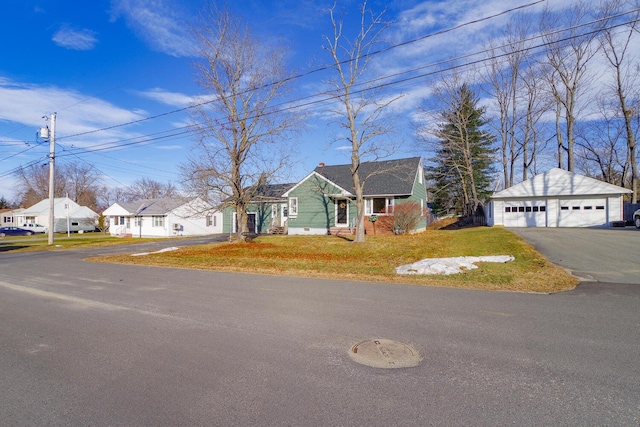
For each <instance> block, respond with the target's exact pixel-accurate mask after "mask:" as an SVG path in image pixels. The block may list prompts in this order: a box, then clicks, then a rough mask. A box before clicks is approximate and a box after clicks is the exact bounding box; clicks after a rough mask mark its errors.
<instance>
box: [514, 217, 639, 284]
mask: <svg viewBox="0 0 640 427" xmlns="http://www.w3.org/2000/svg"><path fill="white" fill-rule="evenodd" d="M509 230H510V231H512V232H513V233H515V234H517V235H518V236H520V237H522V238H523V239H525V240H526V241H527V242H529V243H530V244H531V245H532V246H533V247H534V248H535V249H536V250H537V251H538V252H540V253H542V254H543V255H544V256H546V257H547V259H549V261H551V262H553V263H554V264H556V265H559V266H561V267H563V268H565V269H567V270H568V271H570V272H571V273H572V274H573V275H575V276H577V277H578V278H580V280H581V281H583V282H605V283H627V284H638V285H640V230H636V229H635V228H633V227H626V228H510V229H509Z"/></svg>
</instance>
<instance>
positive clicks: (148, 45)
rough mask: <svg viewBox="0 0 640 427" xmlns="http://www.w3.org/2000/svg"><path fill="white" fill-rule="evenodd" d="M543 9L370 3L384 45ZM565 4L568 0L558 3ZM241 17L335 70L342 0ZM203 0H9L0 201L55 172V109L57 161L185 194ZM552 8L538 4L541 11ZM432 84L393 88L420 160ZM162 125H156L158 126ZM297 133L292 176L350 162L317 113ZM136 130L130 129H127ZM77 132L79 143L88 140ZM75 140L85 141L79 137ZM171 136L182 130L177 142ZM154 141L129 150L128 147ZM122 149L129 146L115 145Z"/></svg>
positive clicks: (407, 0) (293, 2) (440, 40)
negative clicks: (47, 167)
mask: <svg viewBox="0 0 640 427" xmlns="http://www.w3.org/2000/svg"><path fill="white" fill-rule="evenodd" d="M533 1H534V0H522V1H518V2H505V1H503V0H486V1H482V2H478V1H471V0H443V1H440V0H432V1H418V0H397V1H376V0H372V1H370V2H369V6H370V8H372V9H373V10H376V11H381V10H383V9H386V10H387V18H388V19H389V20H391V21H393V22H394V25H392V26H391V27H390V28H389V29H388V31H387V32H386V33H385V35H384V38H385V39H386V40H387V41H388V42H390V43H392V44H394V43H402V42H405V41H408V40H413V39H416V38H419V37H422V36H425V35H428V34H432V33H434V32H436V31H438V30H440V29H443V28H451V27H454V26H456V25H459V24H462V23H466V22H469V21H472V20H477V19H480V18H483V17H486V16H491V15H493V14H496V13H498V12H501V11H504V10H505V9H507V8H510V7H515V6H518V5H521V4H522V5H524V4H527V3H532V2H533ZM548 1H549V3H550V4H551V5H552V6H554V7H562V6H563V5H566V4H568V3H571V1H569V0H548ZM232 3H233V5H234V6H233V9H235V12H236V13H238V14H241V15H243V17H244V18H245V19H246V20H247V21H248V23H249V25H250V26H251V27H252V29H253V31H254V32H255V33H257V34H258V35H259V36H260V37H264V38H273V39H274V40H284V42H285V44H286V47H287V49H288V51H289V56H288V60H289V65H290V67H291V68H292V69H294V70H295V71H296V72H301V73H302V72H306V71H309V70H313V69H315V68H317V67H318V66H319V65H321V64H325V63H328V62H329V57H328V56H327V54H326V53H325V52H324V51H323V50H322V48H321V47H322V45H323V40H322V36H323V35H328V34H330V33H331V32H332V28H331V24H330V21H329V17H328V14H327V9H328V8H329V7H331V5H332V4H333V1H325V0H315V1H307V0H283V1H278V0H274V1H266V0H264V1H259V0H249V1H243V0H237V1H235V2H232ZM359 3H360V2H359V1H350V0H345V1H341V2H339V7H340V8H342V9H343V10H344V12H345V25H346V26H349V25H353V24H354V22H355V23H356V25H357V22H356V21H357V20H358V18H359V15H358V7H359ZM203 4H204V0H111V1H108V0H96V1H85V0H69V1H62V2H60V1H53V0H5V1H4V2H3V13H2V16H1V17H0V39H1V40H2V41H3V43H2V45H3V46H2V55H1V56H0V196H4V197H6V198H8V199H10V200H13V199H14V198H15V196H16V193H15V178H14V177H13V176H12V175H11V172H12V171H13V170H15V168H16V167H19V166H21V165H23V166H26V165H30V164H34V163H39V164H42V165H44V164H46V163H47V153H48V145H47V144H45V143H42V142H41V143H38V142H37V141H36V132H37V130H38V129H39V128H40V127H43V126H46V125H47V124H48V122H46V121H45V120H44V119H43V118H42V117H43V116H48V115H50V114H51V113H53V112H56V113H57V122H56V136H57V142H58V145H57V147H56V151H57V161H58V162H61V163H65V162H87V163H89V164H91V165H93V166H94V167H95V168H96V169H97V170H98V171H99V172H100V173H101V174H102V177H103V180H104V182H105V184H107V185H108V186H109V187H118V186H126V185H129V184H130V183H132V182H133V181H134V180H136V179H139V178H142V177H146V178H150V179H153V180H156V181H160V182H172V183H174V184H175V185H179V180H180V177H179V170H178V166H179V164H180V162H181V161H183V160H184V159H185V156H186V154H187V152H188V151H189V150H190V149H191V147H193V141H192V139H191V138H190V137H189V135H188V134H184V133H181V128H182V127H184V126H185V124H186V123H187V122H188V115H187V114H186V113H185V112H184V111H182V112H178V113H171V114H166V113H170V112H172V111H175V110H180V109H182V108H185V107H186V106H188V105H189V102H190V101H191V99H192V98H193V97H197V96H202V95H204V94H203V93H202V90H201V89H200V88H199V87H198V86H197V85H196V84H195V83H194V77H195V72H194V69H193V67H192V63H193V61H194V59H195V57H194V56H193V55H192V52H193V45H192V42H191V38H190V37H189V33H188V31H187V29H188V28H189V26H190V25H192V24H195V23H196V17H197V14H198V12H199V10H200V9H201V8H202V6H203ZM543 5H544V3H543V4H537V5H535V6H532V7H531V8H530V9H531V10H532V11H539V10H541V8H542V7H543ZM507 19H508V17H507V16H502V17H498V18H494V19H491V20H488V21H486V22H482V23H479V24H476V25H471V26H467V27H464V28H461V29H460V30H456V31H453V32H451V33H447V34H444V35H442V36H438V37H433V38H429V39H427V40H425V41H423V42H421V43H412V44H409V45H407V46H405V47H403V48H399V49H394V50H393V51H391V52H389V53H387V54H385V55H380V56H379V57H376V59H375V61H374V62H373V63H372V68H371V72H372V75H375V74H376V73H377V74H380V75H383V74H391V73H394V72H402V71H405V70H408V69H411V68H414V67H417V66H420V65H425V64H429V63H431V62H432V61H436V60H438V59H442V58H450V57H453V56H459V55H463V54H465V53H467V52H469V51H473V50H474V49H476V50H478V49H480V46H481V43H482V42H483V40H485V39H486V37H487V36H488V35H489V34H491V33H492V32H494V31H497V30H500V28H502V26H504V24H505V22H506V20H507ZM329 73H330V71H324V72H318V73H314V74H312V75H310V76H308V77H306V78H305V79H300V80H298V81H295V82H294V83H293V93H294V98H295V97H300V98H302V97H305V96H309V95H313V94H314V93H318V91H320V90H322V88H323V85H322V81H326V80H327V79H329V78H331V77H332V75H331V74H329ZM427 94H428V87H427V85H426V84H425V83H424V81H421V80H419V79H417V80H412V81H409V82H406V83H404V84H398V85H394V86H393V87H392V89H391V93H390V95H393V96H395V95H402V98H401V99H400V100H399V101H398V102H396V103H395V104H394V109H395V113H397V114H399V115H400V117H401V118H402V120H401V122H399V123H398V133H397V135H396V138H399V139H400V140H402V141H403V142H404V143H405V147H406V148H405V150H404V151H403V152H400V153H398V154H397V156H396V157H398V156H403V155H416V154H419V153H416V152H415V151H414V150H413V144H411V141H412V140H413V132H414V128H413V127H412V126H411V121H410V118H411V116H412V115H414V114H415V112H416V109H417V107H418V106H419V104H420V102H421V101H422V99H424V97H425V96H427ZM154 116H159V117H157V118H155V119H152V120H143V119H146V118H148V117H154ZM315 117H316V118H315V119H314V120H312V121H311V123H310V125H309V126H307V128H306V129H305V130H304V131H303V132H302V133H301V134H300V135H299V137H298V144H297V145H298V148H299V152H300V161H299V162H296V164H295V165H292V168H291V177H290V179H291V180H294V181H295V180H296V179H300V178H302V177H303V176H304V175H306V174H307V173H309V172H310V171H311V170H312V169H313V168H314V167H315V166H316V165H317V164H318V163H319V162H325V163H327V164H338V163H346V162H348V155H347V153H346V152H345V150H344V149H341V148H342V147H340V144H332V141H333V139H334V138H333V137H334V136H335V135H336V132H338V130H337V128H335V124H334V123H333V122H332V121H331V120H327V121H325V120H324V118H323V116H322V115H317V116H315ZM129 122H137V123H134V124H131V125H128V126H120V125H122V124H125V123H129ZM78 134H81V135H78ZM72 135H78V136H72ZM167 135H173V136H170V137H167ZM143 140H147V142H144V143H137V144H130V145H124V144H126V143H127V142H139V141H143ZM113 146H118V147H119V148H109V147H113Z"/></svg>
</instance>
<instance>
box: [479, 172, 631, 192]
mask: <svg viewBox="0 0 640 427" xmlns="http://www.w3.org/2000/svg"><path fill="white" fill-rule="evenodd" d="M631 192H632V191H631V190H628V189H626V188H623V187H619V186H617V185H613V184H609V183H606V182H604V181H600V180H597V179H594V178H589V177H587V176H584V175H579V174H577V173H573V172H569V171H566V170H563V169H559V168H553V169H550V170H548V171H546V172H544V173H541V174H539V175H536V176H534V177H533V178H531V179H528V180H526V181H523V182H521V183H520V184H516V185H514V186H512V187H509V188H507V189H505V190H502V191H499V192H497V193H494V194H493V195H492V196H491V199H508V198H525V197H561V196H580V195H583V196H589V195H606V194H625V193H631Z"/></svg>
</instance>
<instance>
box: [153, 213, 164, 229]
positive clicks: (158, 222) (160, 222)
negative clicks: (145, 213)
mask: <svg viewBox="0 0 640 427" xmlns="http://www.w3.org/2000/svg"><path fill="white" fill-rule="evenodd" d="M152 218H153V226H154V227H164V217H163V216H159V215H158V216H156V215H154V216H153V217H152Z"/></svg>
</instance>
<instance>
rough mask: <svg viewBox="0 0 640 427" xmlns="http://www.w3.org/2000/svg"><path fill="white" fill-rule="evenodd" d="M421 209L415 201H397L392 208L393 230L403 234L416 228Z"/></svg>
mask: <svg viewBox="0 0 640 427" xmlns="http://www.w3.org/2000/svg"><path fill="white" fill-rule="evenodd" d="M421 217H422V209H421V208H420V205H419V204H418V203H416V202H404V203H399V204H397V205H396V206H395V207H394V210H393V230H394V232H395V233H396V234H405V233H408V232H409V231H411V230H413V229H415V228H416V226H417V225H418V222H419V221H420V218H421Z"/></svg>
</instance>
